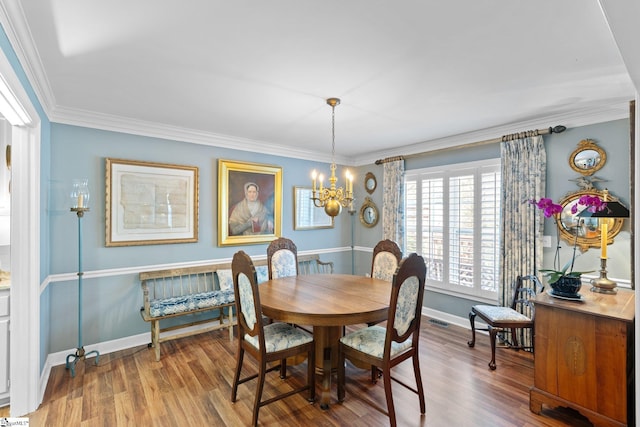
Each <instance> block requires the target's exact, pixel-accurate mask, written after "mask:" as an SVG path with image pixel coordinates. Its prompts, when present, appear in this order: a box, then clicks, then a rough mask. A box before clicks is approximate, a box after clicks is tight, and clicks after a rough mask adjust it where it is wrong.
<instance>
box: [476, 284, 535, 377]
mask: <svg viewBox="0 0 640 427" xmlns="http://www.w3.org/2000/svg"><path fill="white" fill-rule="evenodd" d="M525 280H531V281H532V282H533V285H532V287H525V286H524V281H525ZM542 289H543V286H542V283H540V280H539V279H538V277H537V276H535V275H528V276H518V277H517V279H516V286H515V287H514V289H513V297H512V298H511V303H510V305H509V306H508V307H499V306H495V305H484V304H477V305H474V306H473V307H471V311H470V312H469V322H471V341H469V342H467V345H468V346H469V347H474V346H475V343H476V329H480V330H482V331H489V340H490V342H491V361H490V362H489V369H491V370H495V369H496V340H497V335H498V332H503V331H507V330H509V331H511V339H512V340H513V343H511V342H508V341H506V340H505V347H509V348H515V349H518V350H519V349H527V348H531V349H532V350H533V340H532V341H531V342H532V345H531V346H523V345H520V344H518V334H517V333H516V331H517V329H530V330H531V331H532V332H533V326H534V320H535V305H534V303H533V299H534V298H535V297H536V294H538V293H539V292H541V291H542ZM476 316H478V317H480V318H481V319H482V320H483V321H484V322H485V323H486V324H487V328H476V324H475V319H476Z"/></svg>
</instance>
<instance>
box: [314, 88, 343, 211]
mask: <svg viewBox="0 0 640 427" xmlns="http://www.w3.org/2000/svg"><path fill="white" fill-rule="evenodd" d="M327 104H329V105H330V106H331V177H329V187H324V186H323V183H322V181H323V180H324V176H323V175H322V174H320V175H318V174H317V172H316V170H315V169H314V170H313V172H312V173H311V180H312V182H313V191H312V196H311V200H313V204H314V206H315V207H317V208H322V207H324V211H325V213H326V214H327V215H329V216H331V217H335V216H337V215H339V214H340V212H341V211H342V208H343V207H347V206H351V204H352V203H353V176H352V175H351V173H350V172H349V170H348V169H347V171H346V172H345V176H346V179H347V180H346V188H345V189H344V190H343V189H342V187H338V188H336V183H337V181H338V178H337V177H336V161H335V154H336V105H339V104H340V99H339V98H329V99H327ZM318 181H320V186H319V188H318Z"/></svg>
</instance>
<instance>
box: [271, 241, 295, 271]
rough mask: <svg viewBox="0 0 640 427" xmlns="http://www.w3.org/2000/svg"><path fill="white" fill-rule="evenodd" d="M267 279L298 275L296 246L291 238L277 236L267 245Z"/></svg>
mask: <svg viewBox="0 0 640 427" xmlns="http://www.w3.org/2000/svg"><path fill="white" fill-rule="evenodd" d="M267 266H268V269H269V280H271V279H278V278H280V277H289V276H297V275H298V248H297V247H296V244H295V243H293V241H292V240H290V239H287V238H286V237H279V238H277V239H276V240H273V241H272V242H271V243H269V246H267Z"/></svg>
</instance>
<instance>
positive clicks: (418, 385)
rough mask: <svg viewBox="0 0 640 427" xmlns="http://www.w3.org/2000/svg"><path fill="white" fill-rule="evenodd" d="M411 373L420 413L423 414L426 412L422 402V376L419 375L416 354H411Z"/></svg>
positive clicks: (418, 361)
mask: <svg viewBox="0 0 640 427" xmlns="http://www.w3.org/2000/svg"><path fill="white" fill-rule="evenodd" d="M412 359H413V373H414V375H415V376H416V390H417V391H418V399H419V400H420V413H421V414H424V413H425V412H426V410H427V408H426V404H425V401H424V389H423V388H422V375H421V374H420V359H419V358H418V352H417V351H416V352H415V353H413V357H412Z"/></svg>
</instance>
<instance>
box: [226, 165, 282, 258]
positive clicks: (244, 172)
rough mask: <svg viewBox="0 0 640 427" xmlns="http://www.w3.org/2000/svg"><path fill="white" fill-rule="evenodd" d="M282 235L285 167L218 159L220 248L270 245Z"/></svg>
mask: <svg viewBox="0 0 640 427" xmlns="http://www.w3.org/2000/svg"><path fill="white" fill-rule="evenodd" d="M281 233H282V168H281V167H279V166H273V165H262V164H258V163H246V162H236V161H233V160H222V159H219V160H218V245H219V246H230V245H249V244H256V243H267V242H270V241H272V240H274V239H276V238H277V237H280V235H281Z"/></svg>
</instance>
